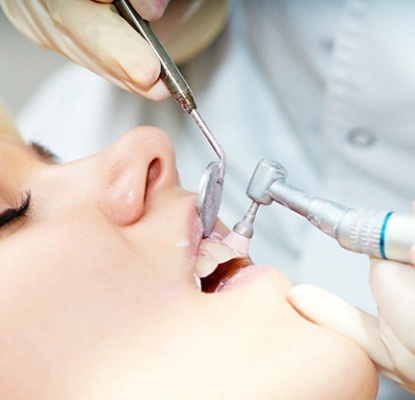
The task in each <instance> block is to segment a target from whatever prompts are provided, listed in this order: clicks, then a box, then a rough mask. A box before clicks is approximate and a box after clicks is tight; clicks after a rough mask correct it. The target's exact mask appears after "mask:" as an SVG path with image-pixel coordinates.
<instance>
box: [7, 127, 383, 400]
mask: <svg viewBox="0 0 415 400" xmlns="http://www.w3.org/2000/svg"><path fill="white" fill-rule="evenodd" d="M57 134H59V133H58V132H57ZM0 169H1V174H0V215H1V219H0V224H1V228H0V254H1V257H0V304H1V307H0V343H1V347H0V393H2V395H1V397H2V399H9V398H10V399H20V398H22V399H23V398H24V399H28V398H42V399H56V398H65V399H81V398H96V399H102V398H111V399H144V398H151V399H156V398H169V399H170V398H174V399H175V398H177V399H185V398H186V399H187V398H188V399H202V398H206V399H217V398H224V399H273V398H278V399H304V398H307V399H325V398H328V399H342V398H345V399H346V398H347V399H350V398H353V399H360V398H361V399H367V398H374V394H375V391H376V375H375V371H374V369H373V366H372V364H371V363H370V362H369V360H368V359H367V358H366V356H365V355H364V354H363V353H362V351H361V350H360V349H359V348H357V347H356V346H354V345H353V344H352V343H351V342H349V341H347V340H346V339H343V338H341V337H339V336H337V335H336V334H334V333H330V332H328V331H325V330H323V329H321V328H319V327H316V326H314V325H312V324H311V323H309V322H308V321H306V320H304V319H303V318H302V317H301V316H299V315H298V314H297V313H296V312H295V311H294V310H293V309H292V308H291V307H290V306H289V304H288V303H287V301H286V300H285V296H284V294H285V292H286V291H287V289H288V288H289V283H288V281H287V279H286V278H285V277H284V276H283V275H282V274H281V273H279V272H278V271H277V270H276V269H273V268H260V267H248V268H245V269H243V270H242V271H241V272H239V273H238V274H237V275H236V276H235V277H234V278H233V279H231V280H230V281H229V282H228V284H225V286H224V287H222V289H221V290H219V292H217V293H209V294H208V293H203V292H201V291H200V289H199V287H198V285H197V284H196V283H195V278H194V263H195V258H196V254H197V253H198V248H199V245H200V241H201V224H200V222H199V220H198V217H197V214H196V211H195V195H194V194H191V193H188V192H186V191H184V190H183V189H181V188H180V186H179V179H178V176H177V173H176V169H175V160H174V151H173V148H172V145H171V143H170V142H169V140H168V139H167V137H166V136H165V135H164V134H163V133H161V132H160V131H158V130H155V129H153V128H139V129H135V130H133V131H131V132H129V133H127V134H126V135H124V136H123V137H121V138H120V139H119V140H118V141H117V142H116V143H115V144H114V145H113V146H112V147H111V148H110V149H108V150H107V151H106V152H104V153H101V154H98V155H95V156H91V157H89V158H86V159H83V160H80V161H77V162H73V163H69V164H64V165H59V164H55V163H54V162H53V160H51V159H50V158H48V157H47V154H42V151H39V149H36V148H33V147H28V146H27V145H25V144H23V143H22V142H21V141H20V140H17V139H13V138H6V137H4V136H0ZM29 197H30V199H29ZM223 230H224V229H223V228H220V227H219V226H218V228H217V231H216V233H215V236H218V237H220V236H223V235H224V234H225V233H224V232H223ZM212 253H215V250H213V251H212ZM213 256H214V254H213Z"/></svg>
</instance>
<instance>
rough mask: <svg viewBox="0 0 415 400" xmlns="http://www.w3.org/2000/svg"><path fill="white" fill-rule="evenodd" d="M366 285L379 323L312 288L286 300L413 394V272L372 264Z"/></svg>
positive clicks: (388, 263)
mask: <svg viewBox="0 0 415 400" xmlns="http://www.w3.org/2000/svg"><path fill="white" fill-rule="evenodd" d="M413 250H415V249H413ZM412 253H413V254H414V255H415V252H412ZM413 262H415V257H413ZM370 285H371V289H372V292H373V296H374V298H375V300H376V302H377V305H378V318H375V317H374V316H372V315H370V314H367V313H365V312H363V311H361V310H359V309H357V308H355V307H353V306H352V305H350V304H348V303H347V302H345V301H344V300H342V299H340V298H338V297H337V296H335V295H333V294H331V293H329V292H327V291H325V290H323V289H320V288H317V287H314V286H311V285H299V286H297V287H294V288H293V289H292V290H291V291H290V292H289V294H288V299H289V301H290V302H291V304H292V305H293V306H294V307H295V308H296V309H297V310H298V311H299V312H300V313H301V314H302V315H304V316H305V317H306V318H308V319H310V320H311V321H313V322H315V323H316V324H318V325H320V326H323V327H326V328H328V329H331V330H333V331H336V332H338V333H340V334H342V335H344V336H347V337H349V338H350V339H351V340H353V341H355V342H356V343H357V344H359V345H360V346H361V347H362V348H363V349H364V350H365V351H366V352H367V353H368V355H369V357H370V358H371V359H372V360H373V361H374V362H375V363H376V365H377V367H378V370H379V372H380V373H381V374H383V375H384V376H386V377H388V378H390V379H391V380H393V381H395V382H396V383H398V384H399V385H401V386H402V387H404V388H405V389H406V390H408V391H410V392H413V393H415V313H414V305H415V268H414V267H413V266H412V265H406V264H400V263H396V262H391V261H384V260H375V259H373V260H372V261H371V271H370Z"/></svg>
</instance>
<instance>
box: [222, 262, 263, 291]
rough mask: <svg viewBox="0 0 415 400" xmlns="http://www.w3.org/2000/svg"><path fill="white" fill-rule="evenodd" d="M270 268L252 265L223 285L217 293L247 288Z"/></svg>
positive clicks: (241, 270)
mask: <svg viewBox="0 0 415 400" xmlns="http://www.w3.org/2000/svg"><path fill="white" fill-rule="evenodd" d="M270 268H271V267H263V266H258V265H250V266H249V267H245V268H242V269H240V270H239V271H238V272H237V273H236V274H235V275H233V276H232V277H231V278H229V279H228V280H227V281H226V282H224V283H223V284H221V285H220V286H219V287H218V289H217V290H216V291H217V292H222V291H225V290H230V289H236V288H239V287H242V286H245V285H247V284H249V283H251V282H252V281H254V280H255V279H257V278H258V277H260V276H262V275H263V274H264V273H266V272H267V271H268V270H269V269H270Z"/></svg>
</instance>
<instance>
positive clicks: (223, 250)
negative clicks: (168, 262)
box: [195, 233, 252, 293]
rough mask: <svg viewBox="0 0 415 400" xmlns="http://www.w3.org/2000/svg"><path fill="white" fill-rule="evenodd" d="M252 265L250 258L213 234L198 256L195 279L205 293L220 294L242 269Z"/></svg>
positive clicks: (205, 240)
mask: <svg viewBox="0 0 415 400" xmlns="http://www.w3.org/2000/svg"><path fill="white" fill-rule="evenodd" d="M249 265H252V261H251V260H250V258H249V257H248V256H247V255H245V254H242V253H239V252H237V251H236V250H234V249H232V248H230V247H228V246H227V245H226V244H224V243H223V241H222V238H220V237H219V235H217V234H215V233H213V234H212V235H210V236H209V238H207V239H203V240H202V242H201V244H200V248H199V252H198V254H197V256H196V263H195V279H196V280H198V282H200V288H201V291H202V292H205V293H215V292H218V291H219V290H220V289H221V287H223V286H224V285H225V283H226V282H227V281H228V280H229V279H230V278H232V277H233V276H234V275H235V274H236V273H237V272H238V271H240V270H241V269H242V268H245V267H248V266H249Z"/></svg>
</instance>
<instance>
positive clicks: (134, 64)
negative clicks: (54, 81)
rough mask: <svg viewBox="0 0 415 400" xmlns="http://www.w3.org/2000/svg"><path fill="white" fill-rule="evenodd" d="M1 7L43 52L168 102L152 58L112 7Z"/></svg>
mask: <svg viewBox="0 0 415 400" xmlns="http://www.w3.org/2000/svg"><path fill="white" fill-rule="evenodd" d="M2 4H3V3H2ZM5 7H6V8H5V11H6V12H7V15H8V17H9V18H10V20H11V21H12V22H14V24H15V25H16V26H17V27H18V28H19V29H21V31H22V33H23V34H25V35H26V36H28V37H29V38H30V39H31V40H33V41H35V42H36V43H39V44H41V45H42V46H43V47H46V48H51V49H54V50H56V51H58V52H60V53H61V54H63V55H64V56H66V57H68V58H69V59H71V60H73V61H75V62H77V63H79V64H81V65H83V66H85V67H87V68H88V69H90V70H91V71H94V72H96V73H98V74H99V75H101V76H103V77H104V78H106V79H108V80H110V81H111V82H113V83H115V84H117V85H118V86H120V87H122V88H124V89H127V90H129V91H132V92H134V93H137V94H139V95H142V96H145V97H147V98H149V99H153V100H161V99H164V98H166V97H168V94H169V93H168V90H167V88H166V87H165V85H164V83H163V82H161V80H160V79H159V74H160V62H159V60H158V58H157V56H156V54H155V53H154V51H153V50H152V49H151V48H150V46H149V45H148V44H147V43H146V41H145V40H144V39H143V38H142V37H141V36H140V34H139V33H137V32H136V31H135V30H134V29H133V28H131V27H130V25H129V24H128V23H127V22H126V21H124V19H123V18H121V17H120V16H119V15H118V14H117V13H116V12H115V10H114V9H113V6H112V4H105V3H98V2H95V1H91V0H72V1H50V0H49V1H42V2H31V3H30V7H29V5H28V4H20V3H17V2H6V4H5ZM21 19H23V20H24V22H25V23H24V24H22V23H21Z"/></svg>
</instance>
